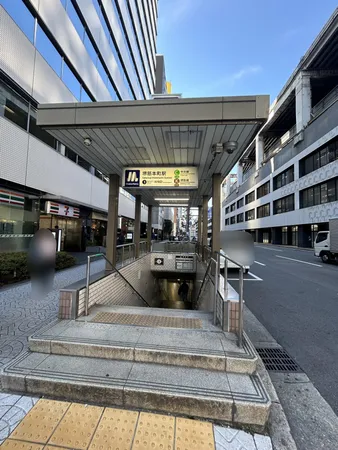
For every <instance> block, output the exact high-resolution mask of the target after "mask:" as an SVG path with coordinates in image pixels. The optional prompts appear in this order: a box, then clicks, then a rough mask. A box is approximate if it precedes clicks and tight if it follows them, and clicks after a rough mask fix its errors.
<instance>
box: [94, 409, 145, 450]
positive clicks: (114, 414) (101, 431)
mask: <svg viewBox="0 0 338 450" xmlns="http://www.w3.org/2000/svg"><path fill="white" fill-rule="evenodd" d="M138 416H139V413H138V412H136V411H126V410H123V409H114V408H106V409H105V411H104V413H103V415H102V417H101V420H100V422H99V425H98V427H97V429H96V432H95V434H94V437H93V440H92V442H91V444H90V447H89V450H99V449H100V450H101V449H105V448H108V447H109V448H110V449H111V450H117V449H119V450H130V448H131V444H132V441H133V438H134V434H135V429H136V423H137V419H138Z"/></svg>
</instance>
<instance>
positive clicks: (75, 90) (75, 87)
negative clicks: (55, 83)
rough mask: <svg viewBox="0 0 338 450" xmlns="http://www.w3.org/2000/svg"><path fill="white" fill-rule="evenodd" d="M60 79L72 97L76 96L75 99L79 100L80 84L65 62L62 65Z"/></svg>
mask: <svg viewBox="0 0 338 450" xmlns="http://www.w3.org/2000/svg"><path fill="white" fill-rule="evenodd" d="M62 80H63V81H64V83H65V85H66V86H67V87H68V89H69V90H70V92H71V93H72V94H73V95H74V97H76V99H77V100H80V93H81V85H80V83H79V81H78V79H77V78H76V76H75V75H74V74H73V72H72V70H71V69H70V68H69V66H68V64H66V63H65V64H64V66H63V74H62Z"/></svg>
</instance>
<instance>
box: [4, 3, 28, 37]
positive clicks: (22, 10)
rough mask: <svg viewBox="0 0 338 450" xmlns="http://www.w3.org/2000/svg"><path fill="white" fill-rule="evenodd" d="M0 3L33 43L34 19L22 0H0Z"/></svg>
mask: <svg viewBox="0 0 338 450" xmlns="http://www.w3.org/2000/svg"><path fill="white" fill-rule="evenodd" d="M0 5H2V6H3V7H4V8H5V10H6V11H7V12H8V14H9V15H10V16H11V17H12V19H13V20H14V22H15V23H16V24H17V25H18V27H19V28H20V29H21V30H22V31H23V32H24V33H25V35H26V36H27V37H28V39H29V40H30V41H31V42H32V43H34V21H35V19H34V17H33V16H32V14H31V13H30V11H29V10H28V8H27V7H26V6H25V4H24V3H23V2H22V0H0Z"/></svg>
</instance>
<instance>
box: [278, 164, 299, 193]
mask: <svg viewBox="0 0 338 450" xmlns="http://www.w3.org/2000/svg"><path fill="white" fill-rule="evenodd" d="M293 181H294V166H291V167H289V168H288V169H286V170H284V171H283V172H281V173H280V174H278V175H276V176H275V177H274V179H273V189H274V190H277V189H279V188H281V187H282V186H285V185H287V184H289V183H292V182H293Z"/></svg>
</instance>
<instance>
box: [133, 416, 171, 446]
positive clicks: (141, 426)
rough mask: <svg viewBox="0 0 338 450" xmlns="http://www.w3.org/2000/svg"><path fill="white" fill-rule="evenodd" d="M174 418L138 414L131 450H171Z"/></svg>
mask: <svg viewBox="0 0 338 450" xmlns="http://www.w3.org/2000/svg"><path fill="white" fill-rule="evenodd" d="M174 433H175V418H174V417H170V416H162V415H159V414H148V413H144V412H142V413H140V417H139V421H138V424H137V428H136V433H135V437H134V443H133V447H132V450H149V449H152V450H173V448H174Z"/></svg>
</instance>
